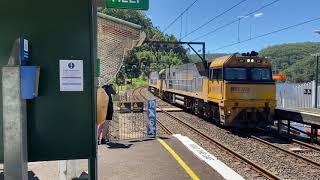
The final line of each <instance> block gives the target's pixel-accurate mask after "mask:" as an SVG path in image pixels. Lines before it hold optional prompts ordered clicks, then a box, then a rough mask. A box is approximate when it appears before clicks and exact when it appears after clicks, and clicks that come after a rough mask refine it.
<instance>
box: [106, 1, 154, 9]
mask: <svg viewBox="0 0 320 180" xmlns="http://www.w3.org/2000/svg"><path fill="white" fill-rule="evenodd" d="M106 3H107V8H117V9H137V10H148V9H149V0H106Z"/></svg>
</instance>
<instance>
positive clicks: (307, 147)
mask: <svg viewBox="0 0 320 180" xmlns="http://www.w3.org/2000/svg"><path fill="white" fill-rule="evenodd" d="M259 130H260V131H262V132H264V133H265V134H270V133H269V132H268V131H265V130H263V129H259ZM250 137H251V138H253V139H255V140H257V141H259V142H261V143H263V144H266V145H268V146H271V147H273V148H275V149H278V150H281V151H283V152H285V153H287V154H289V155H291V156H294V157H296V158H298V159H301V160H303V161H305V162H306V163H309V164H310V165H312V166H314V167H315V168H317V169H320V158H319V155H320V148H318V147H315V146H312V145H310V144H307V143H304V142H302V141H298V140H294V139H288V138H284V137H277V136H275V135H270V136H266V137H267V139H268V140H266V139H265V138H262V137H259V136H257V135H250ZM269 137H270V138H269ZM273 138H275V140H280V141H281V140H283V139H285V140H286V141H287V142H288V141H289V144H288V146H287V145H275V144H273V143H270V142H269V141H272V139H273ZM290 141H291V142H290ZM278 144H280V143H278ZM281 146H284V147H281ZM286 146H287V147H286ZM290 147H298V148H297V150H296V151H297V152H299V151H301V152H302V153H301V154H306V153H303V152H311V154H318V155H317V156H315V157H312V158H314V159H317V160H314V159H311V158H308V157H306V156H304V155H300V154H298V153H295V152H294V151H290V150H287V149H290ZM286 148H287V149H286ZM300 149H301V150H300ZM309 154H310V153H309Z"/></svg>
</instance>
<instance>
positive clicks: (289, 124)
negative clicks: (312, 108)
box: [287, 120, 291, 136]
mask: <svg viewBox="0 0 320 180" xmlns="http://www.w3.org/2000/svg"><path fill="white" fill-rule="evenodd" d="M290 126H291V123H290V120H288V132H287V133H288V136H290Z"/></svg>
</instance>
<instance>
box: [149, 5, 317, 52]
mask: <svg viewBox="0 0 320 180" xmlns="http://www.w3.org/2000/svg"><path fill="white" fill-rule="evenodd" d="M149 1H150V9H149V10H148V11H146V12H145V13H146V15H147V16H148V17H150V18H151V20H152V22H153V25H154V26H156V27H158V28H159V29H160V30H162V31H163V30H165V28H166V27H167V26H168V25H169V24H170V23H171V22H172V21H173V20H174V19H175V18H176V17H178V16H179V15H180V14H181V13H182V12H183V11H184V10H185V9H186V8H187V7H188V6H189V5H190V4H192V3H193V2H194V1H195V0H149ZM240 1H242V0H198V1H197V2H196V3H195V4H194V6H192V7H191V8H190V9H189V10H188V11H187V12H186V13H184V14H183V16H182V17H181V18H179V19H178V20H177V21H176V22H175V23H174V24H173V25H172V26H171V27H170V28H168V29H167V30H166V31H165V33H167V34H174V35H175V36H176V37H177V38H178V39H179V38H180V37H181V38H182V39H181V41H193V40H197V41H200V42H205V43H206V51H207V52H209V53H235V52H240V53H241V52H249V51H252V50H254V51H259V50H261V49H263V48H266V47H268V46H271V45H275V44H283V43H294V42H306V41H309V42H310V41H311V42H319V41H320V35H319V34H316V33H314V30H316V29H320V19H319V20H316V21H313V22H310V23H308V24H304V25H302V26H298V27H295V28H291V29H288V30H285V31H282V32H278V33H275V34H272V35H268V36H265V37H262V38H258V39H253V40H249V41H246V42H244V43H240V44H236V45H234V46H229V47H225V48H222V47H224V46H226V45H229V44H233V43H236V42H239V40H240V42H241V41H244V40H247V39H250V37H251V38H254V37H256V36H259V35H262V34H266V33H269V32H272V31H276V30H278V29H282V28H285V27H288V26H292V25H295V24H298V23H301V22H304V21H308V20H310V19H316V18H320V10H319V8H320V0H279V1H278V2H276V3H274V4H272V5H270V6H268V7H266V8H264V9H262V10H259V11H257V12H255V13H254V14H252V15H250V16H247V17H244V18H242V19H241V20H240V22H239V20H238V19H239V18H240V17H243V16H244V15H246V14H248V13H250V12H252V11H255V10H257V9H259V8H260V7H262V6H264V5H266V4H269V3H271V2H273V1H274V0H246V1H245V2H243V3H241V4H240V5H238V6H236V7H235V8H233V9H232V10H230V11H228V12H227V13H226V14H224V15H222V16H220V17H218V18H216V19H215V20H213V21H212V22H210V23H209V24H207V25H206V26H204V27H203V28H201V29H199V30H197V31H195V32H194V33H192V34H190V32H192V31H193V30H195V29H197V28H198V27H199V26H201V25H203V24H205V23H206V22H208V21H209V20H211V19H212V18H214V17H215V16H217V15H219V14H221V13H222V12H224V11H226V10H227V9H229V8H231V7H232V6H234V5H236V4H238V3H239V2H240ZM234 20H235V21H236V22H235V23H233V24H231V25H230V26H227V27H225V28H222V29H220V30H218V31H216V32H214V33H211V34H209V35H208V36H205V37H202V38H200V39H197V38H198V37H201V36H202V35H205V34H207V33H208V32H210V31H213V30H214V29H216V28H218V27H220V26H222V25H224V24H226V23H229V22H231V21H234ZM238 32H239V33H238ZM188 34H189V35H188ZM186 35H188V36H186ZM184 36H186V37H184ZM183 37H184V38H183Z"/></svg>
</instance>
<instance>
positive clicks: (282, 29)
mask: <svg viewBox="0 0 320 180" xmlns="http://www.w3.org/2000/svg"><path fill="white" fill-rule="evenodd" d="M317 20H320V17H318V18H314V19H310V20H308V21H304V22H300V23H298V24H294V25H291V26H287V27H284V28H281V29H278V30H275V31H271V32H268V33H265V34H261V35H259V36H255V37H253V38H249V39H246V40H243V41H240V42H236V43H232V44H228V45H225V46H222V47H219V48H217V49H214V50H213V51H217V50H220V49H224V48H227V47H231V46H234V45H237V44H241V43H244V42H247V41H251V40H254V39H258V38H261V37H265V36H269V35H271V34H275V33H278V32H281V31H284V30H288V29H291V28H295V27H298V26H301V25H304V24H307V23H310V22H313V21H317Z"/></svg>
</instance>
